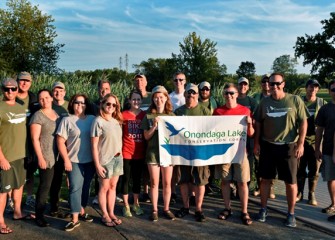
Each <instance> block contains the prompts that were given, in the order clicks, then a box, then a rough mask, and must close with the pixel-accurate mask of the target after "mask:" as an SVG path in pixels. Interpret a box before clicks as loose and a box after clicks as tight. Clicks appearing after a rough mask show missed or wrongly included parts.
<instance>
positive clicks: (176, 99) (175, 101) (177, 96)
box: [169, 91, 185, 110]
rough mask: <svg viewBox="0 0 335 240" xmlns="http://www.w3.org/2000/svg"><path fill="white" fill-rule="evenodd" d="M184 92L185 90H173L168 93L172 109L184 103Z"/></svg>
mask: <svg viewBox="0 0 335 240" xmlns="http://www.w3.org/2000/svg"><path fill="white" fill-rule="evenodd" d="M184 92H185V91H183V92H182V93H176V92H175V91H173V92H171V93H170V94H169V97H170V100H171V103H172V106H173V110H176V109H177V108H179V107H180V106H182V105H184V104H185V96H184Z"/></svg>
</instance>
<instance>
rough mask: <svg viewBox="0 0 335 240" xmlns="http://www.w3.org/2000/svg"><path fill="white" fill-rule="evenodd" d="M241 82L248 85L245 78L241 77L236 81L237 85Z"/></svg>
mask: <svg viewBox="0 0 335 240" xmlns="http://www.w3.org/2000/svg"><path fill="white" fill-rule="evenodd" d="M242 82H246V83H247V84H248V85H249V80H248V79H247V78H245V77H241V78H239V79H238V81H237V83H238V84H240V83H242Z"/></svg>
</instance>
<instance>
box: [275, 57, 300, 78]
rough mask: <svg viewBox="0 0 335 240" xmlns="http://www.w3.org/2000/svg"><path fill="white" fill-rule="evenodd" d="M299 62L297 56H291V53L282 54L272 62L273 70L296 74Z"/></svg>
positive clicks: (285, 73)
mask: <svg viewBox="0 0 335 240" xmlns="http://www.w3.org/2000/svg"><path fill="white" fill-rule="evenodd" d="M297 64H298V60H297V58H296V57H293V58H292V57H291V56H290V55H282V56H280V57H277V58H276V59H275V60H274V61H273V64H272V70H273V71H274V72H281V73H283V74H284V75H288V74H296V73H297V70H296V69H295V67H296V65H297Z"/></svg>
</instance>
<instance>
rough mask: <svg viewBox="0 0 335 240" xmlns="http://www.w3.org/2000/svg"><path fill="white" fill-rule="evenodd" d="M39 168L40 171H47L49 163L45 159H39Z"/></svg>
mask: <svg viewBox="0 0 335 240" xmlns="http://www.w3.org/2000/svg"><path fill="white" fill-rule="evenodd" d="M38 167H39V168H40V169H47V162H46V161H45V160H44V159H38Z"/></svg>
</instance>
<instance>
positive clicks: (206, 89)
mask: <svg viewBox="0 0 335 240" xmlns="http://www.w3.org/2000/svg"><path fill="white" fill-rule="evenodd" d="M209 90H210V89H209V88H208V87H203V88H202V89H200V91H202V92H204V91H209Z"/></svg>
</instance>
